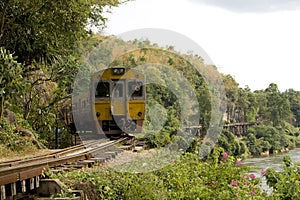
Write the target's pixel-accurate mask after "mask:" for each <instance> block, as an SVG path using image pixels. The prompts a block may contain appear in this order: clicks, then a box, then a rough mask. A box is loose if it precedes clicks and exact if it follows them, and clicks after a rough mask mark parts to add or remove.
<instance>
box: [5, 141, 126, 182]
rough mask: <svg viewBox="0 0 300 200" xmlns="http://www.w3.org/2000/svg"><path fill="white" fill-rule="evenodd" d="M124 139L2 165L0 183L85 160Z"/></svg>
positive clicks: (32, 175)
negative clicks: (80, 149) (60, 154)
mask: <svg viewBox="0 0 300 200" xmlns="http://www.w3.org/2000/svg"><path fill="white" fill-rule="evenodd" d="M125 140H127V138H121V139H119V140H115V141H109V142H106V143H101V144H94V145H91V146H90V147H88V148H86V149H84V150H82V151H79V152H77V153H76V152H73V153H72V154H70V152H69V154H62V156H50V157H47V158H45V159H41V160H38V159H34V160H31V162H24V163H20V164H18V165H14V164H12V165H10V166H9V167H2V168H0V185H6V184H9V183H13V182H17V181H22V180H25V179H27V178H32V177H35V176H39V175H41V174H42V172H43V171H44V170H46V169H48V168H51V167H56V166H59V165H62V164H67V163H74V162H78V161H81V160H87V159H89V158H92V157H93V153H95V152H98V151H103V152H105V149H107V148H109V147H112V146H114V145H116V144H118V143H121V142H123V141H125ZM15 164H16V163H15Z"/></svg>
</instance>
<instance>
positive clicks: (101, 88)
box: [95, 81, 110, 98]
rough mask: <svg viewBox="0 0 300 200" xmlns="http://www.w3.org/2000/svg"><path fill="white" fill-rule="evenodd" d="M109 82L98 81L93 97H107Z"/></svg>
mask: <svg viewBox="0 0 300 200" xmlns="http://www.w3.org/2000/svg"><path fill="white" fill-rule="evenodd" d="M109 94H110V93H109V83H108V82H102V81H100V82H99V83H98V85H97V88H96V94H95V97H96V98H97V97H109V96H110V95H109Z"/></svg>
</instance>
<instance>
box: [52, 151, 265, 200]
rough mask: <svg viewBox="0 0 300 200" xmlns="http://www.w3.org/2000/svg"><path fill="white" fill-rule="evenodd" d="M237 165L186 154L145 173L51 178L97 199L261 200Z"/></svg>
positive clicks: (220, 157)
mask: <svg viewBox="0 0 300 200" xmlns="http://www.w3.org/2000/svg"><path fill="white" fill-rule="evenodd" d="M240 162H241V161H240V160H238V162H237V160H236V159H235V158H233V157H231V156H225V152H224V151H223V150H222V149H217V150H216V151H215V152H214V154H213V156H211V157H210V158H209V160H207V161H201V160H200V159H199V157H198V156H197V155H195V154H191V153H187V154H185V155H184V156H182V157H181V158H180V159H179V160H174V161H173V164H170V165H168V166H166V167H165V168H163V169H160V170H156V171H153V172H148V173H137V174H133V173H126V172H124V173H121V172H116V171H114V170H113V169H106V168H101V167H99V168H94V169H87V170H82V171H74V172H64V173H61V174H57V175H55V176H52V177H53V178H60V179H61V180H62V181H63V182H65V183H66V184H67V185H69V187H74V186H75V185H78V183H80V184H84V185H92V188H96V190H97V195H98V199H220V198H221V199H237V198H239V199H249V198H254V199H265V197H266V194H264V193H261V190H260V187H259V186H260V179H259V178H256V177H255V176H254V175H253V174H249V169H250V168H249V167H246V166H241V165H240V164H241V163H240ZM76 189H80V188H76ZM93 193H95V192H93Z"/></svg>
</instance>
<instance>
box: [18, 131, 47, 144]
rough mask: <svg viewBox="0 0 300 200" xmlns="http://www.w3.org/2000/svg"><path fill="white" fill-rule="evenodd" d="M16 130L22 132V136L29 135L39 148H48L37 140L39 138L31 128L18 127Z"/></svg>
mask: <svg viewBox="0 0 300 200" xmlns="http://www.w3.org/2000/svg"><path fill="white" fill-rule="evenodd" d="M16 130H17V131H18V132H19V133H21V135H22V136H24V137H27V138H28V139H29V140H30V141H31V142H32V143H33V144H34V145H35V146H36V147H37V148H39V149H46V147H45V146H44V145H43V144H42V143H40V142H39V141H37V139H36V138H35V136H34V135H33V133H32V132H31V131H30V130H28V129H25V128H23V127H17V128H16Z"/></svg>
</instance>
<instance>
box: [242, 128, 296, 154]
mask: <svg viewBox="0 0 300 200" xmlns="http://www.w3.org/2000/svg"><path fill="white" fill-rule="evenodd" d="M295 131H297V130H296V129H295V128H294V127H292V126H291V125H289V124H288V123H286V125H282V126H278V127H276V128H275V127H273V126H270V125H258V126H254V127H251V128H249V130H248V132H249V134H248V135H247V136H246V137H245V139H244V140H245V142H246V144H247V146H248V148H249V151H250V152H251V153H252V154H254V155H259V154H260V153H261V152H264V151H268V150H270V151H271V152H274V151H275V150H277V151H280V150H282V149H285V148H293V147H295V146H296V141H297V138H296V137H292V136H290V135H293V134H295Z"/></svg>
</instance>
